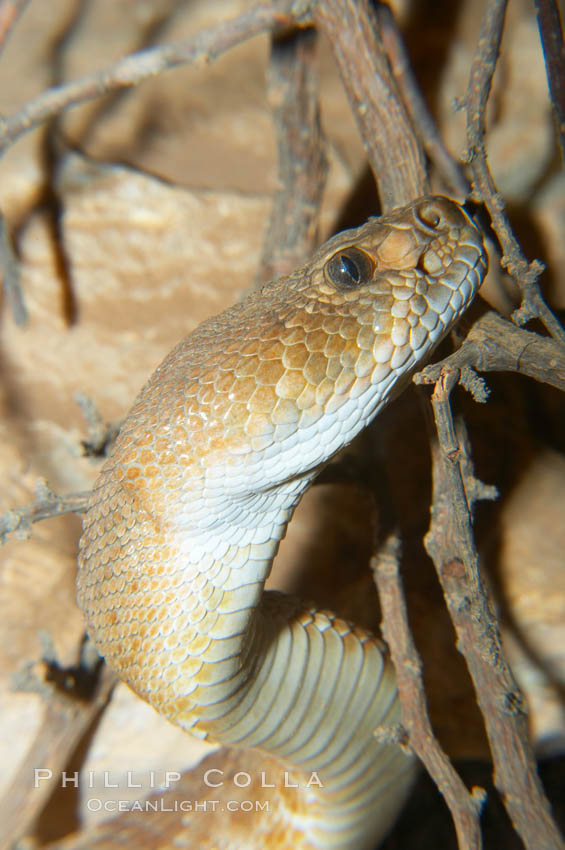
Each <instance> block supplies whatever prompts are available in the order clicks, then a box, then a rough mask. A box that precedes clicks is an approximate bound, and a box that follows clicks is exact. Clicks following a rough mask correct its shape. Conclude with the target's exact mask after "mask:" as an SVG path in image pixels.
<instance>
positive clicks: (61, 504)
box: [0, 485, 90, 543]
mask: <svg viewBox="0 0 565 850" xmlns="http://www.w3.org/2000/svg"><path fill="white" fill-rule="evenodd" d="M41 490H42V492H41V493H40V494H39V495H38V497H37V498H36V499H35V500H34V501H33V502H31V503H30V504H29V505H24V507H22V508H14V510H11V511H6V513H4V514H2V515H1V516H0V543H3V542H4V541H5V539H6V537H7V535H8V534H17V535H18V536H20V537H27V536H28V535H29V533H30V529H31V526H32V524H33V523H34V522H40V521H41V520H42V519H50V518H51V517H54V516H61V515H62V514H69V513H74V514H79V513H84V511H86V506H87V502H88V497H89V495H90V493H88V492H84V493H70V494H69V495H67V496H57V495H55V494H54V493H52V492H51V491H50V490H49V488H47V487H46V486H45V485H43V486H42V487H41Z"/></svg>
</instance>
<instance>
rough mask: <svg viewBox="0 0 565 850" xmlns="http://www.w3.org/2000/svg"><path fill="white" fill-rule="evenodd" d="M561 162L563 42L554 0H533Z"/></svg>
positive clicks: (564, 143)
mask: <svg viewBox="0 0 565 850" xmlns="http://www.w3.org/2000/svg"><path fill="white" fill-rule="evenodd" d="M534 6H535V7H536V14H537V19H538V27H539V31H540V37H541V43H542V46H543V55H544V59H545V69H546V72H547V81H548V83H549V93H550V95H551V105H552V107H553V116H554V118H555V128H556V130H557V139H558V141H559V147H560V148H561V161H562V162H564V163H565V45H564V44H563V27H562V24H561V14H560V12H559V6H558V5H557V3H556V0H534Z"/></svg>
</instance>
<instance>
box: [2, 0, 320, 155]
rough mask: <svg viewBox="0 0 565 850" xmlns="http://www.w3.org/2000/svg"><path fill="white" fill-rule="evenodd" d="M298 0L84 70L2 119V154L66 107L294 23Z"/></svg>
mask: <svg viewBox="0 0 565 850" xmlns="http://www.w3.org/2000/svg"><path fill="white" fill-rule="evenodd" d="M304 7H305V4H304V3H303V2H299V0H275V2H272V3H261V4H259V5H257V6H254V7H253V8H252V9H250V10H249V11H248V12H245V13H244V14H242V15H240V16H239V17H238V18H234V19H233V20H231V21H227V22H226V23H223V24H218V26H215V27H210V28H209V29H205V30H201V31H200V32H199V33H198V35H196V36H194V37H193V38H188V39H186V41H182V42H180V43H179V44H165V45H161V46H160V47H152V48H149V49H148V50H141V51H139V52H137V53H132V54H131V55H129V56H125V57H124V58H123V59H120V60H118V61H117V62H114V63H113V64H112V65H110V66H108V67H107V68H105V69H103V70H101V71H94V72H93V73H91V74H86V75H85V76H84V77H81V78H80V79H78V80H74V81H73V82H71V83H65V84H63V85H60V86H53V87H52V88H50V89H47V90H46V91H44V92H43V93H42V94H40V95H38V96H37V97H36V98H34V99H33V100H30V101H29V102H28V103H27V104H26V105H25V106H24V107H23V108H22V109H21V110H20V111H19V112H16V113H15V114H14V115H12V116H10V117H9V118H6V119H4V120H2V121H0V155H1V154H3V153H4V151H5V150H6V149H7V148H8V147H10V146H11V145H13V144H14V142H15V141H17V139H19V138H20V137H21V136H23V135H24V134H25V133H28V132H29V131H30V130H33V129H34V127H37V126H39V125H40V124H43V123H44V122H45V121H48V120H49V119H50V118H53V117H55V116H58V115H60V114H61V113H62V112H63V111H64V110H65V109H69V108H70V107H72V106H77V105H78V104H80V103H86V102H88V101H90V100H96V98H99V97H101V96H102V95H104V94H108V93H109V92H112V91H115V90H116V89H120V88H127V87H130V86H136V85H139V83H141V82H143V81H144V80H147V79H149V78H150V77H154V76H155V75H157V74H161V73H163V72H164V71H168V70H170V69H171V68H176V67H178V66H179V65H189V64H199V65H205V64H208V63H210V62H213V61H214V59H217V58H218V56H220V55H221V54H222V53H225V52H226V51H227V50H229V49H230V48H232V47H235V46H236V45H237V44H240V43H241V42H242V41H247V40H248V39H249V38H252V37H253V36H255V35H259V34H260V33H264V32H269V31H270V30H272V29H275V28H277V27H282V26H284V25H288V26H291V25H292V24H293V23H295V22H297V21H299V20H300V19H301V17H302V16H303V15H304V14H305V8H304Z"/></svg>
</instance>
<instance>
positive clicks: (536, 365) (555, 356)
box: [413, 310, 565, 401]
mask: <svg viewBox="0 0 565 850" xmlns="http://www.w3.org/2000/svg"><path fill="white" fill-rule="evenodd" d="M444 368H449V369H451V370H457V369H464V368H470V369H478V371H479V372H505V371H506V372H519V373H520V374H521V375H527V376H528V377H530V378H535V380H536V381H539V382H540V383H543V384H550V386H552V387H556V388H557V389H559V390H563V391H565V351H564V350H563V347H562V346H561V345H559V343H558V342H555V340H552V339H548V338H547V337H543V336H540V335H539V334H536V333H532V332H531V331H526V330H524V329H523V328H518V327H516V325H514V324H513V323H512V322H509V321H507V320H506V319H503V318H502V316H499V315H498V313H495V312H493V311H492V310H490V311H489V312H488V313H485V315H484V316H482V317H481V318H480V319H479V320H478V321H477V322H475V324H474V325H473V327H472V328H471V330H470V331H469V335H468V337H467V339H466V340H465V342H464V343H463V345H462V346H461V348H459V349H458V350H457V351H455V352H454V353H453V354H450V355H449V357H446V358H445V359H444V360H441V361H440V362H438V363H433V364H432V365H430V366H426V367H425V369H422V371H421V372H418V373H417V374H416V375H414V378H413V380H414V383H416V384H433V383H435V382H436V381H437V380H439V377H440V374H441V372H442V370H443V369H444ZM475 399H476V400H477V401H486V397H482V398H477V396H476V395H475Z"/></svg>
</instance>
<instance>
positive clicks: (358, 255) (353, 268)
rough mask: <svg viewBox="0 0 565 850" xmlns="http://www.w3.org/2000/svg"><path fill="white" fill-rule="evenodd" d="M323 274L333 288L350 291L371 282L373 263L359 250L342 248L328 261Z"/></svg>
mask: <svg viewBox="0 0 565 850" xmlns="http://www.w3.org/2000/svg"><path fill="white" fill-rule="evenodd" d="M324 272H325V274H326V277H327V279H328V280H329V282H330V283H333V285H334V286H339V287H341V288H342V289H344V288H345V289H352V288H353V287H355V286H361V285H362V284H364V283H368V282H369V281H370V280H371V278H372V276H373V261H372V260H371V258H370V257H369V255H368V254H366V253H365V252H364V251H360V250H359V248H344V249H343V250H342V251H338V252H337V254H334V255H333V257H331V258H330V259H329V260H328V262H327V263H326V265H325V266H324Z"/></svg>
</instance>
